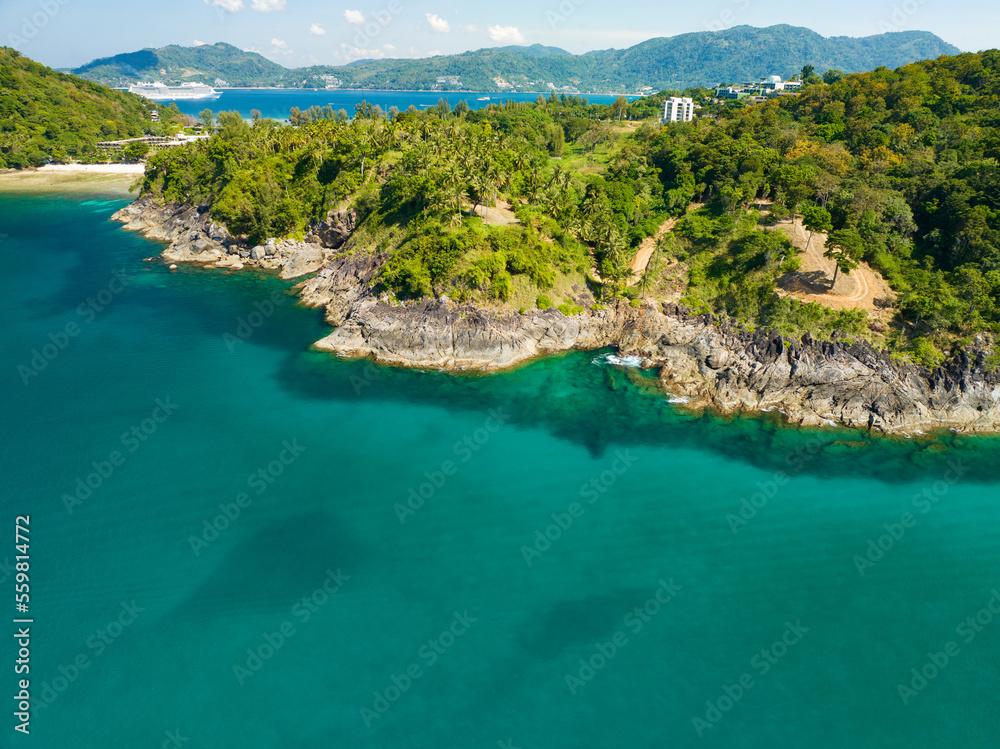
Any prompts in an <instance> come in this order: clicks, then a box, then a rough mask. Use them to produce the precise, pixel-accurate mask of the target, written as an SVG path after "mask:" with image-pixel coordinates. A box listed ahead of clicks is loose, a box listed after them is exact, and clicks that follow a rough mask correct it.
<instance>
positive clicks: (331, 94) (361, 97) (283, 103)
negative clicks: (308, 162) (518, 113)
mask: <svg viewBox="0 0 1000 749" xmlns="http://www.w3.org/2000/svg"><path fill="white" fill-rule="evenodd" d="M222 90H223V94H222V97H221V98H219V99H216V100H215V101H178V102H176V104H177V108H178V109H180V110H181V111H182V112H184V113H185V114H189V115H191V116H192V117H197V116H198V114H199V113H200V112H201V111H203V110H204V109H206V108H208V109H211V110H213V111H216V112H231V111H233V110H236V111H238V112H239V113H240V114H242V115H243V116H244V117H245V118H247V119H249V118H250V114H251V112H252V110H254V109H256V110H258V111H260V112H261V114H263V115H264V116H265V117H271V118H273V119H276V120H283V119H286V118H287V117H288V112H289V111H290V110H291V108H292V107H298V108H299V109H309V107H312V106H317V107H325V106H327V105H330V106H332V107H333V108H334V110H338V109H346V110H347V112H348V114H350V115H351V116H352V117H353V116H354V107H355V106H356V105H357V104H359V103H360V102H362V101H365V100H367V101H368V102H369V103H370V104H372V105H375V104H378V105H379V106H380V107H382V109H383V111H386V112H388V111H389V107H393V106H394V107H398V108H399V110H400V111H403V110H405V109H406V108H407V107H408V106H410V105H411V104H412V105H413V106H415V107H417V109H426V108H427V107H430V106H433V105H435V104H437V103H438V100H439V99H441V98H445V99H447V100H448V104H449V106H451V107H454V106H455V105H456V104H458V102H459V100H464V101H465V103H466V104H468V105H469V107H470V108H471V109H482V108H483V107H485V106H486V105H487V104H498V103H500V102H504V101H507V100H508V99H510V100H513V101H534V100H535V99H537V98H538V94H537V93H534V94H532V93H527V94H522V93H517V94H498V93H490V94H486V93H482V92H478V91H465V92H459V91H353V90H348V89H344V90H341V89H331V90H316V89H267V88H265V89H240V88H230V89H222ZM484 96H488V97H490V98H489V101H480V98H481V97H484ZM583 96H584V98H586V99H587V101H589V102H591V103H592V104H610V103H611V102H613V101H614V100H615V99H616V98H617V97H615V96H609V95H603V94H584V95H583ZM630 98H635V97H630Z"/></svg>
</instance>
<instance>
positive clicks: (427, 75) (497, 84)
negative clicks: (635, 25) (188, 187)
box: [72, 25, 959, 93]
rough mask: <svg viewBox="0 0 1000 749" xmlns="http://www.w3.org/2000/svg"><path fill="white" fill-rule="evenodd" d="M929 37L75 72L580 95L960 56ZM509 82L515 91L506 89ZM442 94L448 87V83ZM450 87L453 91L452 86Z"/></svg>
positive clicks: (734, 41)
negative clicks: (453, 80) (291, 66)
mask: <svg viewBox="0 0 1000 749" xmlns="http://www.w3.org/2000/svg"><path fill="white" fill-rule="evenodd" d="M958 52H959V50H958V48H957V47H954V46H953V45H951V44H948V43H947V42H945V41H943V40H942V39H940V38H939V37H937V36H935V35H934V34H932V33H930V32H927V31H901V32H891V33H886V34H879V35H877V36H869V37H863V38H853V37H846V36H839V37H824V36H821V35H819V34H817V33H816V32H814V31H811V30H809V29H806V28H801V27H796V26H786V25H781V26H770V27H767V28H755V27H752V26H735V27H733V28H730V29H726V30H725V31H701V32H695V33H691V34H680V35H679V36H673V37H660V38H656V39H649V40H648V41H645V42H642V43H640V44H637V45H635V46H634V47H629V48H628V49H605V50H597V51H593V52H588V53H586V54H584V55H573V54H570V53H569V52H567V51H566V50H564V49H560V48H559V47H546V46H543V45H541V44H534V45H531V46H524V47H519V46H508V47H492V48H486V49H479V50H475V51H471V52H463V53H462V54H458V55H440V56H437V57H430V58H423V59H415V60H414V59H397V60H364V61H356V62H354V63H351V64H350V65H342V66H328V65H319V66H314V67H309V68H298V69H296V70H288V69H286V68H283V67H282V66H281V65H278V64H277V63H274V62H271V61H270V60H267V59H266V58H264V57H262V56H261V55H259V54H257V53H255V52H244V51H243V50H241V49H238V48H237V47H233V46H232V45H229V44H222V43H219V44H215V45H204V46H200V47H178V46H171V47H164V48H162V49H158V50H152V49H147V50H142V51H141V52H133V53H130V54H124V55H116V56H115V57H108V58H104V59H101V60H95V61H94V62H92V63H89V64H87V65H84V66H83V67H81V68H77V69H75V70H73V71H72V72H74V73H76V74H77V75H79V76H82V77H84V78H88V79H90V80H94V81H98V82H100V83H105V84H108V85H119V84H122V83H128V82H132V81H134V80H138V79H149V78H156V79H159V80H162V81H164V82H165V83H178V82H182V81H201V82H204V83H209V84H213V83H214V82H215V79H216V78H219V79H222V80H225V81H227V82H228V84H229V85H231V86H287V87H323V86H325V85H326V83H327V81H326V80H324V79H323V76H332V77H334V78H338V79H340V81H341V85H342V86H343V87H344V88H382V89H418V90H419V89H433V88H437V87H439V84H438V83H437V79H438V78H439V77H444V76H458V77H460V78H461V81H462V87H463V88H465V89H468V90H475V91H500V90H503V89H505V88H507V89H509V88H510V87H511V86H512V87H515V88H516V89H517V90H521V91H544V90H549V88H550V87H549V85H548V84H552V86H554V87H555V88H562V87H575V88H578V89H580V90H581V91H593V92H608V93H613V92H631V91H635V90H636V89H637V88H638V87H640V86H650V87H652V88H653V89H657V90H660V89H669V88H677V89H684V88H688V87H693V86H712V85H715V84H717V83H722V82H727V83H728V82H740V81H747V80H755V79H759V78H761V77H763V76H765V75H770V74H777V75H780V76H783V77H788V76H790V75H792V74H793V73H795V72H797V71H799V70H800V69H801V68H802V66H803V65H812V66H814V67H815V68H816V69H817V70H818V71H819V72H823V71H825V70H828V69H830V68H835V69H837V70H842V71H844V72H845V73H853V72H861V71H866V70H872V69H874V68H877V67H880V66H885V67H888V68H897V67H900V66H902V65H906V64H907V63H911V62H915V61H917V60H925V59H932V58H935V57H938V56H940V55H951V54H956V53H958ZM504 84H509V86H506V85H504ZM444 87H445V88H448V85H447V84H445V86H444ZM452 88H454V87H453V86H452Z"/></svg>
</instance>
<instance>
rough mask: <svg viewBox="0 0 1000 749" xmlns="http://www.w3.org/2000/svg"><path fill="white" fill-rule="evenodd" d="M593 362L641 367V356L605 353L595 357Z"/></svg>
mask: <svg viewBox="0 0 1000 749" xmlns="http://www.w3.org/2000/svg"><path fill="white" fill-rule="evenodd" d="M591 363H592V364H613V365H615V366H617V367H641V366H642V357H641V356H618V355H617V354H605V355H604V356H598V357H595V358H594V360H593V361H592V362H591Z"/></svg>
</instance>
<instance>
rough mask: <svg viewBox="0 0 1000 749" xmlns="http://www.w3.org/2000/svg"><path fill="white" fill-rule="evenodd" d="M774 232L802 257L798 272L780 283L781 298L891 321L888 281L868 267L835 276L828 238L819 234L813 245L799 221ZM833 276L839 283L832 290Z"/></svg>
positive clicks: (891, 296) (783, 223) (784, 223)
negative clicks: (783, 238) (784, 238)
mask: <svg viewBox="0 0 1000 749" xmlns="http://www.w3.org/2000/svg"><path fill="white" fill-rule="evenodd" d="M775 228H776V229H777V230H778V231H781V232H783V233H784V234H785V235H786V236H788V238H789V239H791V240H792V244H793V245H794V246H795V247H796V248H797V249H799V250H800V251H801V253H802V254H801V255H800V256H799V258H800V260H801V265H800V266H799V269H798V270H797V271H795V272H793V273H786V274H785V275H784V276H782V277H781V278H779V279H778V293H779V294H782V295H783V296H791V297H794V298H795V299H799V300H801V301H804V302H817V303H819V304H822V305H825V306H827V307H831V308H833V309H866V310H868V311H869V313H872V316H874V317H880V318H881V317H884V318H886V319H888V318H889V317H891V311H890V310H889V309H888V308H889V307H891V306H892V304H893V302H894V301H895V294H894V293H893V292H892V289H890V288H889V284H888V283H886V281H885V279H883V278H882V276H881V275H880V274H879V273H877V272H876V271H874V270H873V269H872V268H871V267H869V266H868V265H867V264H866V263H861V264H860V265H859V266H858V267H857V268H856V269H855V270H853V271H851V273H837V274H835V270H836V263H835V262H834V261H833V260H832V259H831V258H828V257H824V255H823V253H824V252H825V251H826V235H825V234H822V233H819V232H817V233H816V234H814V235H813V238H812V241H811V242H810V241H809V232H808V231H807V230H806V229H805V228H804V227H803V226H802V221H801V220H800V219H796V220H795V222H794V224H793V223H792V222H791V221H790V220H785V221H780V222H778V224H777V226H776V227H775ZM807 244H808V245H809V248H808V249H806V245H807ZM834 275H836V276H837V282H836V284H834V285H833V287H832V288H831V279H833V277H834Z"/></svg>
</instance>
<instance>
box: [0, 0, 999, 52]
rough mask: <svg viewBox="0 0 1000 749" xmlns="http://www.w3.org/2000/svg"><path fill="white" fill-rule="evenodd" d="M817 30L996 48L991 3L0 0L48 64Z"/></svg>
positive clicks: (16, 30)
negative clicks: (146, 55)
mask: <svg viewBox="0 0 1000 749" xmlns="http://www.w3.org/2000/svg"><path fill="white" fill-rule="evenodd" d="M776 23H787V24H791V25H795V26H806V27H808V28H811V29H813V30H815V31H817V32H819V33H821V34H823V35H824V36H837V35H845V36H868V35H871V34H878V33H881V32H883V31H888V30H898V31H904V30H916V29H919V30H926V31H932V32H934V33H936V34H938V35H939V36H941V37H942V38H943V39H945V41H948V42H951V43H952V44H954V45H956V46H958V47H960V48H961V49H963V50H979V49H987V48H992V47H1000V9H998V6H997V3H996V2H995V0H990V2H986V1H984V0H978V1H976V2H973V1H972V0H841V1H839V2H836V4H835V5H834V4H833V3H811V2H804V1H802V0H800V1H799V2H794V3H793V2H788V1H787V0H785V1H783V2H778V1H777V0H698V1H695V2H676V1H674V2H664V1H663V0H660V1H659V2H621V1H619V2H613V3H609V2H600V1H599V0H507V2H503V3H483V2H476V3H468V2H463V3H459V2H455V0H450V1H449V0H348V2H338V1H334V2H331V1H330V0H171V1H170V2H153V3H150V2H137V0H0V44H4V45H6V46H12V47H15V48H16V49H18V50H20V51H21V52H23V53H24V54H26V55H28V56H29V57H31V58H33V59H36V60H38V61H39V62H42V63H44V64H46V65H50V66H53V67H75V66H77V65H81V64H83V63H85V62H89V61H90V60H91V59H93V58H95V57H105V56H108V55H113V54H118V53H120V52H132V51H135V50H138V49H142V48H144V47H160V46H164V45H167V44H183V45H193V44H196V43H214V42H218V41H224V42H228V43H230V44H234V45H236V46H238V47H241V48H243V49H250V50H254V51H257V52H260V53H261V54H263V55H265V56H266V57H269V58H270V59H272V60H275V61H277V62H280V63H281V64H282V65H285V66H286V67H299V66H303V65H311V64H331V65H337V64H343V63H345V62H349V61H351V60H354V59H359V58H365V57H426V56H428V55H434V54H451V53H455V52H463V51H465V50H469V49H479V48H481V47H491V46H502V45H505V44H534V43H536V42H537V43H541V44H548V45H553V46H558V47H563V48H564V49H567V50H569V51H570V52H574V53H582V52H586V51H589V50H593V49H606V48H608V47H618V48H621V47H628V46H631V45H633V44H636V43H638V42H640V41H642V40H644V39H649V38H651V37H655V36H673V35H675V34H682V33H685V32H690V31H705V30H717V29H720V28H727V27H730V26H735V25H740V24H749V25H752V26H769V25H771V24H776Z"/></svg>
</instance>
